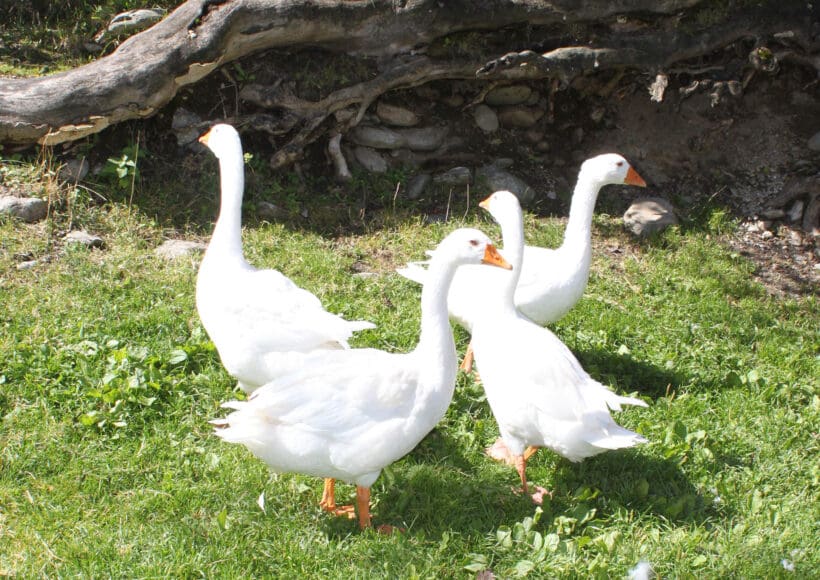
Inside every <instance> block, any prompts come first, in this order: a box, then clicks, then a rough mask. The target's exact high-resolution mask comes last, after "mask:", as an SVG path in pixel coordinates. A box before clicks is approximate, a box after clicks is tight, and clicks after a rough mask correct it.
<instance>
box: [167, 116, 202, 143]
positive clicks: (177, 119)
mask: <svg viewBox="0 0 820 580" xmlns="http://www.w3.org/2000/svg"><path fill="white" fill-rule="evenodd" d="M201 123H202V117H200V116H199V115H197V114H196V113H193V112H191V111H189V110H188V109H185V108H184V107H179V108H178V109H177V110H176V111H174V117H173V118H172V119H171V130H173V132H174V135H176V138H177V145H179V146H180V147H182V146H183V145H188V144H189V143H195V142H196V140H197V137H199V134H200V133H201V130H200V127H201V125H200V124H201Z"/></svg>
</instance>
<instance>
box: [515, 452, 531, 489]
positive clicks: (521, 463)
mask: <svg viewBox="0 0 820 580" xmlns="http://www.w3.org/2000/svg"><path fill="white" fill-rule="evenodd" d="M513 461H514V463H515V469H516V470H517V471H518V476H519V477H520V478H521V489H522V490H523V492H524V493H525V494H527V493H529V489H527V459H526V458H525V457H524V456H523V455H515V456H514V457H513Z"/></svg>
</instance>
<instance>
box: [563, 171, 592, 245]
mask: <svg viewBox="0 0 820 580" xmlns="http://www.w3.org/2000/svg"><path fill="white" fill-rule="evenodd" d="M600 189H601V183H600V181H597V180H596V179H594V178H593V177H590V176H589V175H585V174H584V172H583V171H582V172H581V173H580V174H579V175H578V182H577V183H576V184H575V191H574V192H573V193H572V205H571V206H570V208H569V220H568V221H567V229H566V231H565V232H564V243H563V245H562V246H561V251H563V252H570V251H571V252H572V254H573V255H575V256H577V260H578V261H583V260H586V261H589V259H590V257H591V255H592V242H591V239H590V238H591V235H592V212H593V211H594V210H595V201H596V200H597V199H598V192H599V191H600Z"/></svg>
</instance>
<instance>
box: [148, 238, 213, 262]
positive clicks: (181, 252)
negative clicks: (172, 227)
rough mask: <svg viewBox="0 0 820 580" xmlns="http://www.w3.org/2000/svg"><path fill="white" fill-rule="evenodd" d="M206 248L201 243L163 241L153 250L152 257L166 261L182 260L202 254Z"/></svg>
mask: <svg viewBox="0 0 820 580" xmlns="http://www.w3.org/2000/svg"><path fill="white" fill-rule="evenodd" d="M207 247H208V246H206V245H205V244H203V243H202V242H192V241H190V240H165V241H164V242H162V244H160V245H159V246H157V247H156V248H154V255H155V256H158V257H160V258H165V259H166V260H176V259H177V258H184V257H186V256H190V255H191V254H194V253H196V252H204V251H205V249H206V248H207Z"/></svg>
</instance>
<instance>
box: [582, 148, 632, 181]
mask: <svg viewBox="0 0 820 580" xmlns="http://www.w3.org/2000/svg"><path fill="white" fill-rule="evenodd" d="M580 176H584V177H587V178H589V179H592V180H594V181H596V182H598V183H599V184H600V185H602V186H603V185H637V186H638V187H646V182H645V181H644V180H643V178H642V177H641V176H640V175H638V172H637V171H635V170H634V169H633V168H632V166H631V165H630V164H629V162H628V161H627V160H626V159H624V158H623V157H622V156H620V155H618V154H617V153H605V154H604V155H598V156H597V157H592V158H590V159H587V160H586V161H584V163H583V164H582V165H581V171H580V174H579V178H580Z"/></svg>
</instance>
